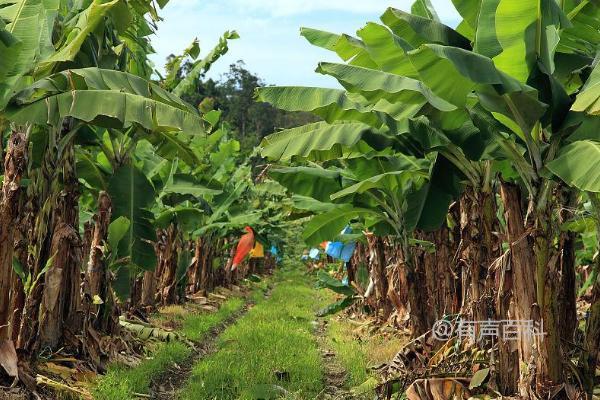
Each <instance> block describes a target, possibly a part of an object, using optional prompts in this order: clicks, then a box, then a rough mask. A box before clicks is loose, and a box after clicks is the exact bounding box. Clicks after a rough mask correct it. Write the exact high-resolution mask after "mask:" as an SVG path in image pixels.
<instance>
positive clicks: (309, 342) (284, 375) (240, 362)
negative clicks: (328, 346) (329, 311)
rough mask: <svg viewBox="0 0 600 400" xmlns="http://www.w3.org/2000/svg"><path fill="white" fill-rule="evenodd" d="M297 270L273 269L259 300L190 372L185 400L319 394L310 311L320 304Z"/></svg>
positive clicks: (317, 358)
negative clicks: (270, 282) (271, 284)
mask: <svg viewBox="0 0 600 400" xmlns="http://www.w3.org/2000/svg"><path fill="white" fill-rule="evenodd" d="M312 285H313V281H312V279H311V278H310V277H307V276H305V275H304V274H303V272H302V271H299V270H295V269H284V270H279V271H277V273H276V275H275V277H274V288H273V290H272V292H271V296H270V297H268V298H264V299H261V300H259V301H258V302H257V303H256V305H255V306H254V307H252V308H251V309H250V310H249V311H248V312H247V313H246V315H244V317H242V318H240V319H239V320H238V321H237V322H236V323H235V324H234V325H231V326H230V327H229V328H227V329H226V330H225V331H224V332H223V333H222V334H221V336H220V337H219V339H218V344H217V346H218V351H217V352H216V353H214V354H212V355H210V356H208V357H206V358H203V359H202V360H200V361H199V362H198V363H197V364H196V365H195V366H194V368H193V371H192V374H191V376H190V379H189V381H188V383H187V385H186V386H185V387H184V388H183V390H182V392H181V394H180V398H181V399H184V400H196V399H205V400H212V399H218V400H229V399H242V400H250V399H256V398H265V399H269V398H276V397H282V398H286V399H314V398H315V396H317V395H318V394H319V393H320V392H321V391H322V390H323V386H324V385H323V374H324V370H323V364H322V359H321V352H320V351H319V347H318V344H317V341H316V338H315V324H316V323H315V321H314V319H315V317H314V314H315V310H317V309H318V308H319V307H322V306H323V305H324V303H325V301H324V299H323V298H322V296H320V295H319V294H318V293H317V292H316V291H315V290H314V289H313V288H312Z"/></svg>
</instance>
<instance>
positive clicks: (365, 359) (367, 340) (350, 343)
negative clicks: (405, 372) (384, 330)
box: [327, 317, 408, 399]
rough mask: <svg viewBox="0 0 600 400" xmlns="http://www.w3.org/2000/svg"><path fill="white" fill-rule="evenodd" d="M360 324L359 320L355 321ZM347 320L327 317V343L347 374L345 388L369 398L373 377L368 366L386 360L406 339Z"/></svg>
mask: <svg viewBox="0 0 600 400" xmlns="http://www.w3.org/2000/svg"><path fill="white" fill-rule="evenodd" d="M359 324H360V323H359ZM359 324H353V323H352V322H350V321H349V320H347V319H337V318H334V317H333V318H331V319H330V320H329V323H328V326H327V342H328V344H329V346H331V348H332V350H333V351H334V352H335V354H336V357H337V359H338V361H339V362H340V364H341V365H342V366H343V367H344V369H345V370H346V373H347V377H346V388H347V389H353V388H354V389H358V387H360V389H358V390H359V392H360V393H362V397H359V396H358V393H359V392H356V393H355V395H356V396H357V398H365V399H371V398H373V392H372V384H371V383H369V384H365V382H367V381H372V380H373V375H372V374H371V373H370V372H369V370H368V368H369V366H374V365H379V364H381V363H384V362H389V361H390V360H391V359H392V358H393V357H394V356H395V355H396V353H397V352H398V351H399V350H400V349H401V348H402V346H403V345H404V344H405V343H406V341H407V340H408V338H407V337H403V336H395V335H385V334H381V333H369V332H368V331H365V330H364V329H360V328H359Z"/></svg>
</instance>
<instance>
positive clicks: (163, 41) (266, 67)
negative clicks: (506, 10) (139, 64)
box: [151, 0, 459, 87]
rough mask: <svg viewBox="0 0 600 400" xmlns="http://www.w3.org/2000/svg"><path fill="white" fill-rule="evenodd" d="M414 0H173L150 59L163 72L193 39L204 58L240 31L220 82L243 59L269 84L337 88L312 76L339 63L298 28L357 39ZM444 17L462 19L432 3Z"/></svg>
mask: <svg viewBox="0 0 600 400" xmlns="http://www.w3.org/2000/svg"><path fill="white" fill-rule="evenodd" d="M412 2H413V0H221V1H218V0H170V2H169V3H168V4H167V5H166V7H165V8H164V9H163V10H162V11H161V12H160V15H161V16H162V18H163V19H164V20H163V21H161V22H160V23H159V25H158V31H157V33H156V35H154V36H153V37H152V45H153V47H154V49H155V51H156V54H154V55H152V56H151V59H152V61H153V62H154V63H155V64H156V67H157V69H159V70H162V66H163V65H164V60H165V59H166V57H167V56H168V55H169V54H180V53H181V52H182V51H183V49H185V48H186V47H187V46H188V45H189V44H190V43H191V42H192V40H193V39H194V38H196V37H197V38H198V40H199V41H200V48H201V57H202V56H203V55H206V54H207V53H208V52H209V51H210V50H211V49H212V48H213V47H214V45H215V44H216V43H217V41H218V39H219V37H220V36H221V35H222V33H223V32H225V31H226V30H237V32H238V33H239V34H240V39H237V40H233V41H230V42H229V43H230V45H229V52H228V53H227V54H226V55H225V56H224V57H222V58H221V59H219V60H218V61H217V63H215V64H214V65H213V66H212V68H211V70H210V72H209V74H208V76H209V77H212V78H215V79H218V78H219V77H220V76H221V75H222V74H223V73H225V72H226V71H227V70H228V69H229V65H230V64H231V63H234V62H236V61H237V60H243V61H244V62H245V64H246V68H247V69H248V70H250V71H251V72H253V73H255V74H257V75H258V76H259V77H261V78H262V79H263V80H264V81H265V82H266V83H267V84H274V85H295V86H324V87H326V86H329V87H335V86H337V84H336V82H335V81H334V80H333V78H331V77H327V76H324V75H321V74H318V73H316V72H314V70H315V68H316V66H317V64H318V62H319V61H334V62H335V61H339V59H338V58H337V56H336V55H335V54H334V53H332V52H329V51H327V50H324V49H320V48H317V47H315V46H312V45H311V44H310V43H308V42H307V41H306V40H305V39H304V38H303V37H301V36H300V27H303V26H304V27H310V28H317V29H321V30H325V31H330V32H334V33H348V34H352V35H355V33H356V31H357V30H358V29H360V28H361V27H362V26H364V24H365V23H366V22H369V21H376V22H379V16H380V15H381V14H383V12H384V11H385V9H386V8H387V7H389V6H392V7H395V8H398V9H401V10H405V11H408V10H410V7H411V4H412ZM432 3H433V5H434V7H435V9H436V11H437V13H438V15H439V16H440V19H441V20H442V21H443V22H444V23H446V24H447V25H450V26H456V25H457V24H458V21H459V16H458V14H457V12H456V11H455V10H454V7H453V6H452V3H451V0H432Z"/></svg>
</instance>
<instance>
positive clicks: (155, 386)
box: [92, 282, 267, 400]
mask: <svg viewBox="0 0 600 400" xmlns="http://www.w3.org/2000/svg"><path fill="white" fill-rule="evenodd" d="M266 290H267V286H266V283H265V282H261V283H260V284H255V285H254V286H253V288H252V291H251V293H250V294H249V295H248V297H247V298H241V297H231V298H229V299H228V300H227V301H225V302H224V303H223V304H222V305H221V307H220V308H219V309H218V311H216V312H214V313H182V314H183V315H178V314H175V315H173V313H170V314H169V315H170V318H174V317H175V318H176V317H180V320H179V323H180V324H181V327H180V328H179V329H177V330H176V332H177V333H178V334H180V335H183V336H184V337H185V338H186V339H187V340H188V341H191V342H195V343H196V346H195V348H192V347H190V346H189V345H188V344H185V343H183V342H181V341H174V342H170V343H158V344H157V345H156V346H155V347H154V348H153V350H152V351H151V354H149V357H148V358H147V359H145V360H144V361H142V362H141V363H140V364H139V365H137V366H136V367H134V368H129V367H128V366H126V365H122V364H118V363H115V364H112V365H110V366H109V370H108V372H107V374H106V375H104V376H103V377H102V378H101V379H99V381H98V382H97V385H96V386H95V387H94V389H93V391H92V394H93V397H94V399H95V400H131V399H134V398H143V397H146V396H147V397H149V398H152V399H170V398H174V397H175V390H174V389H176V388H178V387H180V386H181V385H182V384H183V383H184V382H185V380H186V378H187V377H188V374H189V372H190V371H189V370H190V368H189V367H190V366H191V365H192V364H193V363H194V361H195V360H197V359H198V358H199V357H201V356H202V355H204V354H206V353H207V352H209V349H210V348H211V346H212V343H213V341H214V337H215V336H216V335H218V334H219V333H220V332H221V331H223V330H224V329H225V327H226V326H228V325H230V324H231V323H233V322H234V321H235V319H236V318H238V317H240V316H241V315H242V314H243V312H244V311H245V308H246V306H247V304H248V303H249V302H250V303H253V302H256V301H257V299H260V298H262V297H263V296H264V293H265V291H266ZM181 310H183V309H181ZM176 319H177V318H176ZM186 366H187V367H188V368H187V370H186V369H185V367H186Z"/></svg>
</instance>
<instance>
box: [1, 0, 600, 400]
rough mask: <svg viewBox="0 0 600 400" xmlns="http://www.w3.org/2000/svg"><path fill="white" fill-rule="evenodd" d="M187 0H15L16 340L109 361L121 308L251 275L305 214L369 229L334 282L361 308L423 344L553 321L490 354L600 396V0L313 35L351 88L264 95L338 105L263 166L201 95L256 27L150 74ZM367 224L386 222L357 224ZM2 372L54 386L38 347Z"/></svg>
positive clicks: (5, 194) (288, 133)
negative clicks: (235, 267) (260, 248)
mask: <svg viewBox="0 0 600 400" xmlns="http://www.w3.org/2000/svg"><path fill="white" fill-rule="evenodd" d="M166 3H167V1H166V0H162V1H161V0H158V1H157V2H156V3H155V2H154V1H150V0H127V1H125V0H111V1H103V0H91V1H85V2H76V4H71V3H70V2H68V1H59V0H56V1H45V0H44V1H42V0H0V130H1V131H2V133H3V136H4V137H6V138H7V141H6V146H5V154H4V169H3V181H2V194H1V197H0V340H2V342H1V343H2V346H3V349H4V350H5V351H3V354H7V351H6V349H9V350H11V351H9V353H11V354H12V353H14V348H16V349H18V350H19V356H20V357H21V360H24V361H25V360H35V357H36V355H38V354H40V353H44V352H47V351H52V350H55V349H58V348H60V347H66V348H70V349H72V350H73V351H74V352H77V353H78V354H81V355H86V356H88V357H89V358H90V359H91V360H92V361H93V362H94V364H95V365H96V366H97V368H98V370H102V369H103V368H104V363H105V362H106V359H107V358H109V356H110V354H111V352H112V351H115V349H114V348H112V347H111V346H118V341H110V340H108V341H106V340H102V339H101V337H105V336H110V335H114V334H115V333H116V330H117V329H118V323H117V321H118V319H117V317H118V315H119V314H120V313H121V312H129V313H138V312H139V311H140V310H142V309H144V308H147V307H148V306H153V305H157V304H160V305H166V304H171V303H174V302H178V301H183V300H184V299H185V295H186V293H187V294H191V293H196V292H197V291H207V290H210V289H211V288H212V287H213V286H214V285H217V284H226V283H228V282H231V280H232V279H235V276H232V275H233V274H232V272H231V269H232V268H230V267H231V266H232V265H231V264H232V263H233V262H234V257H233V256H234V253H233V252H234V250H235V247H234V246H232V244H234V243H233V239H234V238H235V237H237V236H239V233H240V232H241V228H242V227H244V226H247V225H249V226H252V227H253V235H255V237H256V239H257V240H258V241H259V242H262V243H264V244H265V245H267V244H269V245H270V244H277V242H278V239H276V238H278V237H283V233H284V231H283V229H282V227H283V226H284V224H291V223H292V220H293V219H299V220H300V221H301V222H302V223H303V224H304V226H305V229H304V232H303V238H304V240H305V242H306V243H307V244H309V245H317V244H318V243H321V242H323V241H328V240H338V239H339V240H342V241H346V240H355V241H356V240H358V241H359V242H361V243H360V244H359V246H358V249H357V251H356V252H355V255H354V257H353V259H352V260H351V262H350V263H349V264H348V271H347V273H348V276H349V281H350V282H349V285H348V286H346V285H343V284H342V285H341V286H343V287H341V286H340V285H338V284H337V283H336V282H329V284H330V285H331V286H332V287H336V288H337V290H338V291H339V292H340V293H344V294H347V295H348V297H349V299H343V300H341V303H340V306H343V305H348V304H351V303H354V304H355V305H356V304H359V305H365V306H366V308H364V307H360V308H361V309H362V310H366V312H370V313H373V314H375V315H377V316H379V317H380V318H381V320H388V319H390V318H392V320H393V323H394V324H395V325H397V326H410V328H411V329H412V332H413V335H414V336H415V337H418V336H420V335H425V336H424V337H427V335H431V332H430V330H431V328H432V326H433V325H434V323H435V322H436V321H438V320H440V319H444V318H446V319H454V318H457V317H460V318H462V319H466V320H472V321H484V320H520V321H530V322H532V323H535V324H536V325H538V324H539V326H543V330H544V333H545V334H544V335H538V336H531V335H524V334H522V335H519V336H518V337H517V338H516V340H510V341H508V340H499V341H498V343H496V344H495V346H494V348H493V350H492V353H491V358H489V359H487V361H484V363H486V362H487V363H488V364H490V365H491V366H492V367H493V368H492V370H493V380H494V382H496V385H495V386H494V387H493V389H494V390H495V391H496V393H501V394H504V395H513V394H519V395H521V396H523V397H527V398H536V397H538V396H541V397H548V396H550V395H553V396H556V395H559V396H563V397H565V396H567V395H568V396H573V394H576V395H579V396H581V397H583V396H585V395H586V394H587V396H590V397H591V393H592V391H593V388H594V385H595V379H597V378H596V368H597V361H598V351H599V348H600V281H599V265H600V257H597V256H595V253H596V251H597V250H598V249H599V245H598V238H599V236H598V233H597V230H598V229H600V198H599V197H598V193H599V192H600V180H599V179H598V176H597V175H598V172H597V171H599V170H600V168H599V167H600V156H599V154H600V137H599V136H598V132H599V128H600V117H599V115H600V66H598V44H599V43H600V10H599V8H598V6H597V3H596V2H593V1H587V0H584V1H575V0H565V1H561V2H557V1H556V0H481V1H462V0H453V3H454V5H455V7H456V8H457V10H458V12H459V14H460V15H461V16H462V18H463V19H462V21H461V23H460V24H459V25H458V26H457V28H456V29H452V28H450V27H448V26H446V25H444V24H443V23H442V22H440V19H439V17H438V15H437V14H436V12H435V10H434V9H433V7H432V6H431V4H430V2H429V0H417V1H416V2H415V4H414V5H413V7H412V12H411V13H407V12H403V11H400V10H396V9H393V8H389V9H387V10H386V11H385V12H384V13H383V15H382V16H381V21H380V22H377V23H375V22H369V23H367V24H366V25H365V26H364V27H363V28H361V29H360V30H358V31H357V36H358V37H354V36H350V35H346V34H342V35H338V34H333V33H329V32H324V31H320V30H316V29H308V28H304V29H302V31H301V33H302V35H303V36H304V37H305V38H306V39H307V40H308V41H309V42H310V43H312V44H313V45H316V46H319V47H322V48H325V49H327V50H331V51H333V52H334V53H335V54H337V55H338V56H339V57H340V58H341V60H342V61H341V62H340V63H321V64H319V66H318V68H317V72H318V73H321V74H325V75H329V76H332V77H334V78H335V79H337V80H338V81H339V83H340V84H341V86H342V87H343V88H344V89H324V88H312V87H265V88H262V89H260V90H259V92H258V98H259V100H260V101H263V102H269V103H271V104H273V105H274V106H276V107H278V108H280V109H282V110H285V111H289V112H296V111H303V112H310V113H313V114H315V115H316V116H317V117H319V118H320V119H321V121H320V122H316V123H312V124H308V125H304V126H300V127H297V128H292V129H287V130H283V131H280V132H276V133H274V134H272V135H270V136H268V137H266V138H265V139H264V140H263V142H262V143H261V149H260V152H261V154H260V156H262V157H263V158H265V159H267V160H269V162H271V163H273V164H271V165H270V166H267V167H262V166H257V165H256V164H257V163H259V162H260V160H259V159H260V157H259V154H257V153H255V154H253V155H252V157H249V158H247V159H245V160H241V157H242V156H241V154H240V153H239V143H238V142H237V141H235V140H232V139H230V138H229V136H228V135H229V129H228V126H227V124H225V123H222V122H220V112H219V111H217V110H210V111H208V110H203V111H202V112H200V111H198V108H197V107H194V106H193V105H190V104H188V103H186V102H184V101H182V100H181V99H180V96H183V95H185V94H186V93H189V92H190V91H193V90H194V86H195V85H196V84H197V82H198V80H199V79H200V78H201V76H202V75H203V74H204V73H205V72H206V71H207V70H208V68H210V66H211V64H212V63H213V62H215V61H216V59H217V58H218V57H219V56H220V55H222V54H224V53H225V52H226V51H227V41H228V40H230V39H235V38H237V34H236V33H235V32H227V33H225V35H224V36H223V37H222V38H221V40H220V42H219V44H218V45H217V47H216V48H215V49H214V50H213V51H211V52H210V53H209V54H208V55H207V56H206V57H205V58H198V57H199V53H200V50H199V46H198V43H197V42H196V41H195V42H193V43H192V45H190V47H188V48H187V49H186V50H185V52H184V53H183V54H182V55H181V56H177V57H174V58H172V59H171V60H170V62H169V64H168V65H167V76H166V77H162V78H161V79H160V80H159V81H151V80H150V78H151V74H152V72H153V71H152V67H151V65H150V63H149V61H148V58H147V57H148V54H149V53H151V51H152V49H151V47H150V44H149V40H148V36H149V35H150V34H151V33H153V32H154V30H155V28H156V25H155V24H156V22H157V21H158V20H159V17H158V15H157V9H158V8H161V7H164V6H165V4H166ZM184 62H188V63H189V64H188V68H186V71H187V72H186V73H182V69H181V65H182V64H183V63H184ZM275 164H276V165H275ZM257 172H258V173H257ZM257 175H258V176H257ZM267 175H268V177H270V178H271V179H273V180H274V181H276V182H274V181H273V180H269V179H266V178H267ZM255 182H256V184H255ZM277 182H278V183H277ZM283 188H285V189H287V192H288V194H290V195H291V196H289V197H288V196H287V195H286V193H285V191H284V189H283ZM290 210H291V212H290ZM307 217H310V220H309V221H306V220H305V218H307ZM348 224H350V225H351V227H352V228H353V231H354V232H361V231H362V232H364V235H363V234H356V233H355V234H349V235H340V232H341V231H342V229H343V228H344V227H346V226H347V225H348ZM268 262H272V259H269V261H268ZM365 271H366V272H365ZM365 273H366V274H367V275H368V279H367V281H366V282H363V281H361V279H359V276H360V275H361V274H362V275H364V274H365ZM578 299H579V300H580V302H579V303H580V304H583V305H584V307H585V308H584V309H585V310H586V311H585V315H584V316H583V317H582V318H581V317H580V316H579V315H578V308H577V304H578V303H577V300H578ZM357 300H358V303H357ZM361 303H362V304H361ZM355 307H356V306H355ZM339 308H341V307H338V309H339ZM475 344H476V345H479V346H482V347H485V346H486V345H488V344H489V343H486V342H484V341H477V343H475ZM442 346H445V344H444V343H443V342H440V343H435V344H434V345H433V348H432V349H431V351H432V354H433V353H434V352H435V350H438V349H439V348H441V347H442ZM423 362H425V363H427V361H422V360H421V363H423ZM400 364H402V366H401V367H399V366H398V363H397V362H395V363H391V365H390V368H389V371H388V376H387V379H388V380H389V381H390V382H392V381H394V380H395V381H396V382H397V381H398V379H401V377H398V374H395V373H394V368H395V369H396V370H398V369H404V370H410V369H412V370H419V368H420V367H422V365H419V359H418V358H417V359H414V358H411V359H409V358H405V359H404V361H401V362H400ZM2 365H3V366H5V365H9V367H5V370H6V372H8V374H9V375H10V376H12V377H14V378H17V377H18V378H19V379H21V381H23V382H24V383H25V384H27V385H30V386H32V385H33V383H32V382H31V380H32V378H31V377H30V376H31V374H32V372H31V371H30V370H29V367H28V364H27V363H26V362H21V363H20V364H19V367H18V368H17V367H16V366H15V368H11V367H10V365H12V364H10V363H7V362H3V363H2ZM458 372H461V373H466V372H465V371H454V373H458ZM425 377H426V376H425ZM402 387H404V386H402ZM396 389H397V387H396ZM387 390H388V392H387V393H386V394H387V395H389V394H390V393H389V391H391V390H392V389H391V386H390V388H388V389H387Z"/></svg>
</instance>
